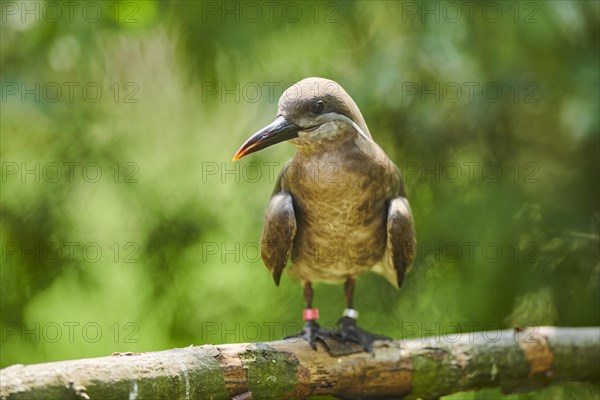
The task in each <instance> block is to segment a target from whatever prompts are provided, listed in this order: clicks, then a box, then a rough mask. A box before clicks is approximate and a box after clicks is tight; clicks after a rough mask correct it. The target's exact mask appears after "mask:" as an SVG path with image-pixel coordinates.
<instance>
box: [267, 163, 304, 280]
mask: <svg viewBox="0 0 600 400" xmlns="http://www.w3.org/2000/svg"><path fill="white" fill-rule="evenodd" d="M285 170H286V168H284V169H283V170H282V172H281V173H280V175H279V179H278V180H277V184H276V185H275V192H274V194H273V196H272V197H271V200H269V205H268V206H267V211H266V212H265V222H264V225H263V230H262V234H261V238H260V250H261V257H262V259H263V262H264V263H265V265H266V266H267V268H268V269H269V271H271V273H272V274H273V280H274V281H275V284H276V285H277V286H279V280H280V279H281V273H282V272H283V269H284V268H285V265H286V264H287V260H288V258H289V256H290V253H291V250H292V244H293V242H294V237H295V236H296V215H295V213H294V203H293V200H292V195H291V194H290V193H289V192H287V191H284V190H283V188H284V186H285V182H282V181H283V180H285V175H284V174H285Z"/></svg>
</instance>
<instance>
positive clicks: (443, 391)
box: [0, 327, 600, 400]
mask: <svg viewBox="0 0 600 400" xmlns="http://www.w3.org/2000/svg"><path fill="white" fill-rule="evenodd" d="M327 345H329V346H330V347H328V349H329V350H330V352H328V351H327V349H326V347H327ZM332 353H333V354H337V355H332ZM0 379H1V381H0V382H1V384H0V396H1V397H2V399H56V398H62V399H92V400H93V399H123V398H129V399H136V400H141V399H156V398H170V399H230V398H236V399H252V398H253V399H282V398H303V397H306V396H309V395H333V396H337V397H342V398H366V397H368V398H374V397H375V398H392V397H403V398H405V399H416V398H423V399H436V398H439V397H440V396H443V395H448V394H452V393H456V392H460V391H468V390H478V389H481V388H486V387H499V388H501V389H502V390H503V391H504V392H506V393H509V392H513V391H523V390H535V389H536V388H539V387H542V386H546V385H549V384H552V383H555V382H565V381H571V382H599V381H600V328H598V327H591V328H556V327H536V328H529V329H527V330H525V331H521V330H515V331H513V330H505V331H494V332H475V333H468V334H464V335H461V336H460V337H458V338H457V336H453V337H451V338H450V337H439V336H438V337H428V338H422V339H412V340H398V341H391V342H378V343H377V344H376V347H375V352H374V354H368V353H364V352H360V351H357V349H356V348H355V347H353V346H340V345H339V344H337V345H336V344H335V343H329V344H322V345H320V346H319V348H318V350H317V351H313V350H312V349H311V348H310V347H309V346H308V345H307V344H306V343H304V342H302V341H276V342H269V343H244V344H226V345H216V346H214V345H210V346H209V345H207V346H196V347H192V346H190V347H187V348H183V349H174V350H167V351H160V352H152V353H118V354H114V355H112V356H109V357H100V358H91V359H82V360H72V361H61V362H53V363H45V364H34V365H26V366H25V365H13V366H10V367H8V368H5V369H3V370H1V371H0Z"/></svg>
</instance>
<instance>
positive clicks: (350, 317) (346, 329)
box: [333, 277, 391, 353]
mask: <svg viewBox="0 0 600 400" xmlns="http://www.w3.org/2000/svg"><path fill="white" fill-rule="evenodd" d="M344 295H345V296H346V309H345V310H344V314H343V316H342V318H340V319H339V320H338V322H337V324H338V330H337V331H335V332H334V333H333V334H334V336H335V337H336V338H337V339H339V340H341V341H342V342H354V343H358V344H360V345H361V346H362V348H363V349H364V350H365V351H368V352H369V353H371V352H373V342H375V341H376V340H391V339H390V338H389V337H387V336H381V335H375V334H373V333H370V332H367V331H365V330H363V329H361V328H359V327H358V325H357V323H356V320H357V319H358V311H356V310H355V309H354V308H353V305H354V300H353V299H354V279H353V278H351V277H348V278H346V282H344Z"/></svg>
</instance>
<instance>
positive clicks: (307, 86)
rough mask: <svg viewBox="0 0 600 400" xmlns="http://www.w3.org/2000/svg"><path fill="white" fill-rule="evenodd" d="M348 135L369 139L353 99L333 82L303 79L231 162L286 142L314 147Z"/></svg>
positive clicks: (291, 88) (369, 135) (289, 89)
mask: <svg viewBox="0 0 600 400" xmlns="http://www.w3.org/2000/svg"><path fill="white" fill-rule="evenodd" d="M348 135H361V136H363V137H364V138H365V139H367V140H370V139H371V134H370V133H369V129H368V128H367V124H366V123H365V120H364V118H363V116H362V114H361V113H360V110H359V109H358V106H357V105H356V103H355V102H354V100H352V97H350V96H349V95H348V93H346V91H345V90H344V89H343V88H342V87H341V86H340V85H339V84H338V83H336V82H334V81H332V80H329V79H323V78H306V79H303V80H301V81H300V82H298V83H296V84H294V85H292V86H290V87H289V88H288V89H287V90H286V91H285V92H283V94H282V95H281V97H280V98H279V107H278V110H277V117H276V118H275V120H274V121H273V122H272V123H270V124H269V125H267V126H265V127H264V128H262V129H261V130H259V131H258V132H256V133H255V134H254V135H252V136H250V138H248V140H246V142H245V143H244V144H243V145H242V147H240V149H239V150H238V151H237V153H235V156H234V157H233V160H234V161H235V160H238V159H240V158H242V157H244V156H245V155H247V154H250V153H254V152H256V151H259V150H262V149H264V148H266V147H269V146H272V145H274V144H276V143H279V142H283V141H285V140H290V141H291V142H292V143H294V144H295V145H297V146H300V147H306V148H315V147H321V146H326V145H327V143H328V142H332V141H336V140H340V139H341V138H343V137H345V136H348Z"/></svg>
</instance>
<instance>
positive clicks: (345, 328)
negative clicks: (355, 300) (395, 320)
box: [333, 317, 392, 353]
mask: <svg viewBox="0 0 600 400" xmlns="http://www.w3.org/2000/svg"><path fill="white" fill-rule="evenodd" d="M337 324H338V329H337V330H336V331H334V332H333V337H334V338H335V339H337V340H338V341H340V342H342V343H344V342H346V343H347V342H353V343H357V344H359V345H360V346H361V347H362V348H363V350H365V351H367V352H369V353H373V343H374V342H375V341H377V340H392V339H391V338H389V337H387V336H382V335H376V334H374V333H370V332H367V331H365V330H363V329H361V328H360V327H359V326H358V325H357V323H356V320H355V319H354V318H350V317H342V318H340V319H339V320H338V321H337Z"/></svg>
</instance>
